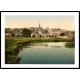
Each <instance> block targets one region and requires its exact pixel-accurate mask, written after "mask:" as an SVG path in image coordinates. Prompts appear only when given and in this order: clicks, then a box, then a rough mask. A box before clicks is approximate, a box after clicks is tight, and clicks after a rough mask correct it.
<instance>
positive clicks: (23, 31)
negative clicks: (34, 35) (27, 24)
mask: <svg viewBox="0 0 80 80" xmlns="http://www.w3.org/2000/svg"><path fill="white" fill-rule="evenodd" d="M21 33H22V36H23V37H31V31H30V30H29V29H26V28H24V29H23V30H22V32H21Z"/></svg>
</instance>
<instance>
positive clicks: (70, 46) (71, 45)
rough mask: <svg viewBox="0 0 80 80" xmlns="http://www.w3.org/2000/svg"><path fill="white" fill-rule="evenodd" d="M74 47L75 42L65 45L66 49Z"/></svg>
mask: <svg viewBox="0 0 80 80" xmlns="http://www.w3.org/2000/svg"><path fill="white" fill-rule="evenodd" d="M74 46H75V44H74V42H67V43H66V44H65V47H69V48H72V47H74Z"/></svg>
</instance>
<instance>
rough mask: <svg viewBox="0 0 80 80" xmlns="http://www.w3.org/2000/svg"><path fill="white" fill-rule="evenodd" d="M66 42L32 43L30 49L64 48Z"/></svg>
mask: <svg viewBox="0 0 80 80" xmlns="http://www.w3.org/2000/svg"><path fill="white" fill-rule="evenodd" d="M64 45H65V42H64V43H63V42H55V43H52V42H49V43H31V44H30V45H29V46H28V47H30V48H61V47H64Z"/></svg>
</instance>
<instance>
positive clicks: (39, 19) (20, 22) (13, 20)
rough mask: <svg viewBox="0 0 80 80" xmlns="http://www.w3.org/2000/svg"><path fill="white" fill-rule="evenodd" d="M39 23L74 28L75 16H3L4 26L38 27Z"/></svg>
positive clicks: (45, 25) (46, 25)
mask: <svg viewBox="0 0 80 80" xmlns="http://www.w3.org/2000/svg"><path fill="white" fill-rule="evenodd" d="M39 23H40V25H41V27H43V28H47V27H49V28H61V29H67V30H74V27H75V18H74V16H49V15H48V16H45V15H43V16H41V15H38V16H36V15H26V16H24V15H23V16H22V15H21V16H20V15H13V16H12V15H11V16H5V27H6V28H27V27H28V28H29V27H39Z"/></svg>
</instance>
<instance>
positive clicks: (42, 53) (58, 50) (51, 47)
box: [18, 42, 75, 64]
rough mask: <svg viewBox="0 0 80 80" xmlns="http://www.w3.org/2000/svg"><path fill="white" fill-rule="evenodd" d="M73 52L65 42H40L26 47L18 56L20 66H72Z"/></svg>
mask: <svg viewBox="0 0 80 80" xmlns="http://www.w3.org/2000/svg"><path fill="white" fill-rule="evenodd" d="M74 52H75V51H74V48H67V47H65V42H43V43H41V42H40V43H31V44H30V45H29V46H26V47H25V48H23V49H22V50H21V51H20V52H19V54H18V56H19V57H21V60H20V62H19V63H20V64H74Z"/></svg>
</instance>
